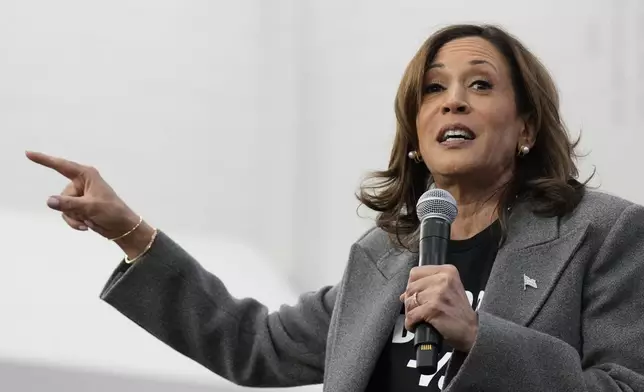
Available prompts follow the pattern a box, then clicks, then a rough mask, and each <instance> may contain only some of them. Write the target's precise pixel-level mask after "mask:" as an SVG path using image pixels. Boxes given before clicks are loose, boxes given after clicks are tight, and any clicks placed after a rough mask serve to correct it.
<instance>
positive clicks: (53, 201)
mask: <svg viewBox="0 0 644 392" xmlns="http://www.w3.org/2000/svg"><path fill="white" fill-rule="evenodd" d="M47 206H48V207H49V208H58V207H59V206H60V200H58V198H57V197H54V196H52V197H50V198H49V199H47Z"/></svg>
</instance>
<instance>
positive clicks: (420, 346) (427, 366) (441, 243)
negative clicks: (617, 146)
mask: <svg viewBox="0 0 644 392" xmlns="http://www.w3.org/2000/svg"><path fill="white" fill-rule="evenodd" d="M420 234H421V235H420V243H419V262H418V265H419V266H424V265H442V264H445V261H446V260H447V244H448V243H449V236H450V224H449V223H448V222H446V221H444V220H439V219H426V220H425V221H423V222H422V223H421V231H420ZM414 348H415V349H416V369H417V370H418V372H420V373H421V374H424V375H429V374H434V373H436V371H437V370H438V359H439V355H440V352H441V350H442V348H443V336H442V335H441V334H440V333H439V332H438V331H437V330H436V328H434V327H433V326H432V325H431V324H427V323H421V324H419V325H418V326H417V327H416V330H415V331H414Z"/></svg>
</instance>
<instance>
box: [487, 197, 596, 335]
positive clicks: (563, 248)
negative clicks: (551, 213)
mask: <svg viewBox="0 0 644 392" xmlns="http://www.w3.org/2000/svg"><path fill="white" fill-rule="evenodd" d="M587 229H588V225H584V226H582V227H578V228H576V229H574V230H572V231H569V232H567V233H566V234H564V235H560V233H559V220H558V218H556V217H554V218H540V217H537V216H535V215H534V214H532V213H531V212H530V211H528V210H527V209H525V208H524V207H522V206H517V210H516V211H515V212H514V213H513V216H512V217H511V219H510V222H509V227H508V238H507V241H506V243H505V244H504V246H503V247H501V249H499V252H498V254H497V257H496V261H495V262H494V266H493V267H492V271H491V273H490V278H489V280H488V284H487V286H486V288H485V295H484V297H483V301H482V303H481V307H480V310H482V311H485V312H488V313H491V314H494V315H496V316H499V317H501V318H503V319H506V320H509V321H512V322H515V323H517V324H520V325H523V326H527V325H529V324H530V323H531V322H532V320H533V319H534V317H535V316H536V314H537V313H538V311H539V310H540V309H541V307H542V306H543V304H544V303H545V301H546V300H547V298H548V296H549V295H550V293H551V292H552V290H553V288H554V287H555V285H556V283H557V281H558V279H559V277H560V276H561V274H562V272H563V271H564V270H565V268H566V266H567V265H568V263H569V262H570V260H571V258H572V256H573V255H574V253H575V252H576V250H577V249H578V248H579V245H580V244H581V243H582V241H583V239H584V237H585V235H586V231H587Z"/></svg>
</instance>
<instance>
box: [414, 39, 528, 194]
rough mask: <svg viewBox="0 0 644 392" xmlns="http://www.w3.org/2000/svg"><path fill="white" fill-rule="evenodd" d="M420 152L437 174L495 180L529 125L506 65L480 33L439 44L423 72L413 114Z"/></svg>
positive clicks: (508, 167) (504, 170) (525, 141)
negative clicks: (419, 101) (518, 105)
mask: <svg viewBox="0 0 644 392" xmlns="http://www.w3.org/2000/svg"><path fill="white" fill-rule="evenodd" d="M416 126H417V130H418V140H419V145H420V153H421V155H422V156H423V160H424V161H425V164H426V165H427V167H428V169H429V171H430V172H431V173H432V175H433V176H434V178H436V180H437V181H438V180H439V179H440V178H453V179H456V178H459V177H467V178H470V179H475V180H485V181H488V180H489V181H494V182H497V181H499V179H500V178H504V177H506V175H507V174H508V173H511V172H512V167H513V161H514V159H515V157H516V154H517V152H518V149H519V147H520V146H522V145H527V146H528V147H531V143H530V140H529V136H530V130H529V129H527V124H526V123H525V122H524V121H523V120H522V119H521V118H520V117H519V116H518V114H517V110H516V105H515V96H514V90H513V86H512V79H511V77H510V70H509V66H508V64H507V62H506V61H505V58H504V57H503V55H502V54H501V53H500V52H498V51H497V49H496V48H495V47H494V46H493V45H492V44H491V43H489V42H488V41H486V40H485V39H482V38H479V37H468V38H459V39H456V40H453V41H450V42H448V43H447V44H445V45H444V46H443V47H442V48H441V49H440V50H439V52H438V53H437V55H436V58H435V59H434V61H433V63H432V64H430V66H429V69H428V70H427V72H426V74H425V80H424V86H423V101H422V105H421V107H420V110H419V112H418V116H417V118H416Z"/></svg>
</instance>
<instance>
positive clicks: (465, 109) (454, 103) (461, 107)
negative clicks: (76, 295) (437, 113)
mask: <svg viewBox="0 0 644 392" xmlns="http://www.w3.org/2000/svg"><path fill="white" fill-rule="evenodd" d="M441 112H442V113H443V114H447V113H453V114H467V113H469V112H470V105H469V104H468V103H467V101H465V100H464V99H463V98H462V97H460V96H459V94H456V93H453V94H450V96H449V97H448V98H447V100H446V101H445V103H443V107H442V110H441Z"/></svg>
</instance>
